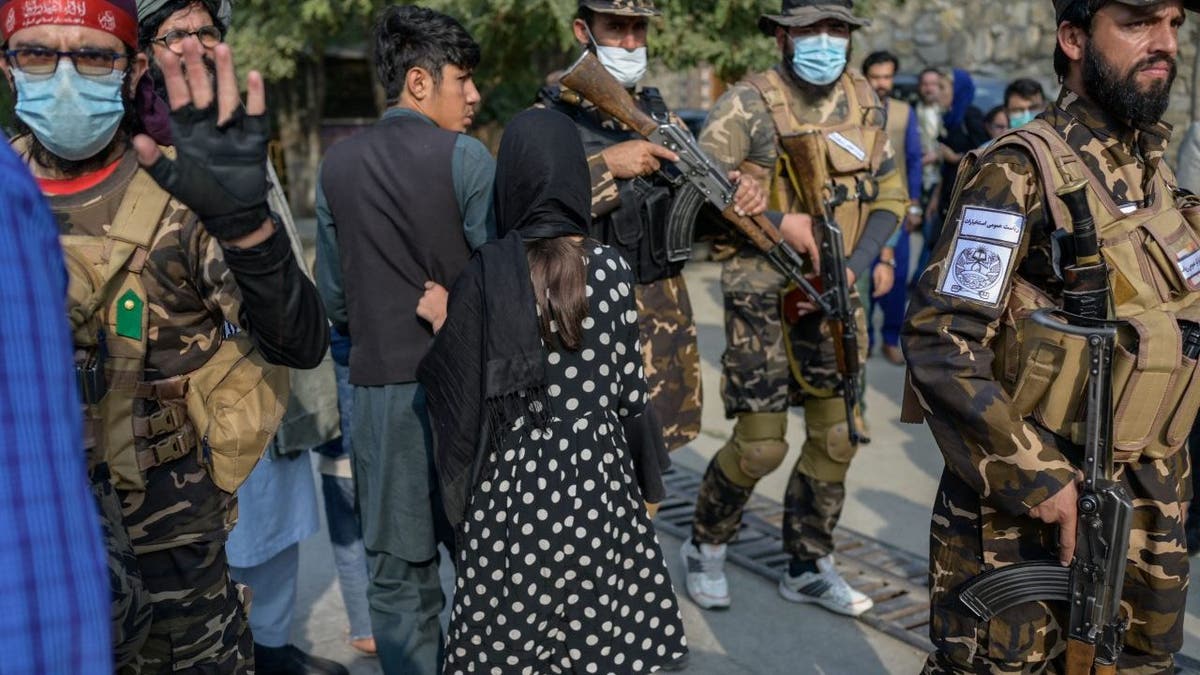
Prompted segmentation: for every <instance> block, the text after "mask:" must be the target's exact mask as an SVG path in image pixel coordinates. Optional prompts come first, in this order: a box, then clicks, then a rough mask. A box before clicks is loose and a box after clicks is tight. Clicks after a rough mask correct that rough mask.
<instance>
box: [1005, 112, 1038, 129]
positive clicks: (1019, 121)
mask: <svg viewBox="0 0 1200 675" xmlns="http://www.w3.org/2000/svg"><path fill="white" fill-rule="evenodd" d="M1037 116H1038V114H1037V112H1036V111H1033V110H1026V111H1025V112H1021V113H1017V114H1016V115H1010V116H1009V118H1008V128H1009V129H1020V128H1021V127H1023V126H1025V125H1026V124H1029V123H1030V122H1032V121H1033V120H1034V119H1036V118H1037Z"/></svg>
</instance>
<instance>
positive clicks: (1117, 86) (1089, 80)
mask: <svg viewBox="0 0 1200 675" xmlns="http://www.w3.org/2000/svg"><path fill="white" fill-rule="evenodd" d="M1093 44H1094V43H1093V42H1092V41H1091V40H1088V43H1087V46H1086V47H1084V50H1083V87H1084V90H1085V93H1086V94H1087V95H1088V98H1090V99H1092V102H1093V103H1095V104H1096V105H1098V106H1100V108H1102V109H1103V110H1104V111H1105V112H1107V113H1108V114H1109V115H1112V116H1113V117H1115V118H1117V119H1119V120H1124V121H1126V122H1128V123H1129V124H1130V125H1132V126H1133V127H1134V128H1142V127H1147V126H1152V125H1155V124H1158V123H1159V122H1160V121H1162V118H1163V115H1165V114H1166V112H1167V107H1168V106H1169V105H1170V103H1171V85H1173V84H1174V83H1175V75H1176V74H1177V73H1176V64H1175V60H1174V59H1170V58H1168V57H1166V56H1152V57H1150V58H1148V59H1146V60H1144V61H1139V62H1138V63H1137V64H1135V65H1134V67H1133V68H1132V69H1131V70H1130V71H1129V74H1127V75H1125V76H1124V77H1122V76H1121V75H1120V73H1118V72H1117V70H1116V68H1115V67H1114V66H1113V65H1112V64H1111V63H1109V62H1108V61H1107V60H1105V58H1104V55H1103V54H1101V53H1100V52H1099V51H1097V50H1096V49H1095V47H1094V46H1093ZM1161 62H1165V63H1169V64H1170V66H1171V73H1170V75H1169V76H1167V79H1166V81H1165V82H1161V83H1159V84H1156V85H1153V86H1152V87H1151V88H1150V90H1149V91H1141V90H1139V89H1138V84H1137V75H1138V73H1139V72H1141V70H1142V69H1143V68H1145V67H1146V66H1149V65H1151V64H1154V63H1161Z"/></svg>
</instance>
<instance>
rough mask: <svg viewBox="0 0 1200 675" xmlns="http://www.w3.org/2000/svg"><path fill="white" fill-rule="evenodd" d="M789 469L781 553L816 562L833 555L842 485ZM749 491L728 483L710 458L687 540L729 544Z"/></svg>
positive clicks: (735, 533)
mask: <svg viewBox="0 0 1200 675" xmlns="http://www.w3.org/2000/svg"><path fill="white" fill-rule="evenodd" d="M799 465H800V462H799V460H797V462H796V467H795V468H793V469H792V475H791V478H789V479H788V486H787V492H786V493H785V494H784V498H783V506H784V513H783V550H784V551H786V552H788V553H790V554H791V555H792V556H793V557H795V558H799V559H801V560H816V559H817V558H820V557H823V556H826V555H829V554H830V553H833V528H834V527H836V526H837V523H838V519H840V518H841V516H842V507H843V506H844V505H845V503H846V484H845V483H841V482H833V481H823V480H818V479H816V478H813V477H812V476H807V475H805V474H803V473H801V472H800V471H799V468H800V466H799ZM752 492H754V488H753V487H743V486H741V485H738V484H736V483H734V482H733V481H731V480H730V479H729V477H728V476H726V475H725V472H724V471H722V469H721V466H720V465H719V464H718V463H717V461H716V460H715V459H714V460H713V461H712V462H710V463H709V465H708V469H707V470H706V471H705V472H704V479H703V481H702V482H701V484H700V494H699V496H698V497H697V499H696V514H695V517H694V519H693V520H692V540H693V541H695V542H696V543H700V544H725V543H728V542H730V541H733V538H734V537H735V536H736V535H737V531H738V528H739V527H740V526H741V524H742V511H743V509H745V507H746V502H747V501H748V500H749V499H750V494H751V493H752Z"/></svg>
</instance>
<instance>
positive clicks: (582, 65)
mask: <svg viewBox="0 0 1200 675" xmlns="http://www.w3.org/2000/svg"><path fill="white" fill-rule="evenodd" d="M559 81H560V82H561V83H562V86H564V87H566V88H567V89H570V90H571V91H574V92H575V93H577V94H579V95H580V96H582V97H584V98H585V99H587V100H589V101H591V102H592V103H593V104H595V106H596V107H597V108H599V109H601V110H603V111H604V112H606V113H608V114H609V115H611V116H612V117H615V118H616V119H619V120H621V121H622V122H624V123H625V125H626V126H628V127H629V128H630V129H633V130H634V131H636V132H638V133H639V134H641V135H642V136H649V135H650V134H652V133H654V130H655V129H657V128H658V122H655V121H654V118H652V117H650V116H649V115H647V114H646V113H644V112H642V111H641V109H640V108H638V107H637V105H636V104H635V103H634V102H633V97H632V96H630V95H629V92H627V91H625V89H624V88H623V87H622V86H621V84H620V83H619V82H617V81H616V80H615V79H614V78H613V76H612V75H610V74H609V72H608V71H607V70H605V69H604V66H603V65H602V64H601V63H600V61H599V59H597V58H596V56H595V55H594V54H592V53H591V52H584V53H583V56H581V57H579V60H578V61H576V62H575V64H574V65H572V66H571V67H570V68H568V69H567V72H566V73H564V74H563V76H562V79H561V80H559Z"/></svg>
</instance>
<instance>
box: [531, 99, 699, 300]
mask: <svg viewBox="0 0 1200 675" xmlns="http://www.w3.org/2000/svg"><path fill="white" fill-rule="evenodd" d="M539 98H540V99H541V100H542V101H543V102H544V103H545V104H546V105H548V106H550V107H551V108H553V109H554V110H557V111H558V112H561V113H563V114H565V115H567V116H568V117H570V118H571V119H572V120H574V121H575V126H576V127H577V128H578V129H579V136H580V138H581V139H582V140H583V148H584V151H585V152H586V153H587V156H588V157H591V156H593V155H595V154H597V153H599V152H601V151H602V150H604V149H606V148H609V147H612V146H614V145H616V144H618V143H624V142H625V141H632V140H641V138H642V137H641V136H640V135H638V133H637V132H635V131H633V130H631V129H628V128H626V127H625V126H624V125H621V126H620V127H619V128H611V129H610V128H605V126H604V124H603V121H604V119H605V118H604V117H603V113H601V112H600V111H599V110H598V109H595V108H591V109H585V108H583V107H582V106H581V105H580V100H579V97H578V95H577V94H575V93H574V92H571V91H563V90H562V89H560V88H559V87H546V88H544V89H543V90H542V92H541V93H540V94H539ZM636 101H637V103H638V107H639V108H641V109H642V111H643V112H645V113H646V114H648V115H650V116H651V117H653V118H654V119H655V120H656V121H658V122H659V123H666V122H668V121H669V119H670V111H669V110H668V109H667V105H666V103H665V102H664V101H663V98H662V96H661V95H660V94H659V92H658V89H655V88H653V87H646V88H644V89H642V90H641V91H639V92H638V95H637V97H636ZM616 183H617V190H618V193H619V194H620V197H621V205H620V206H619V207H618V208H616V209H615V210H613V211H612V212H611V213H608V214H605V215H603V216H601V217H599V218H593V219H592V226H591V230H590V232H589V234H590V235H591V237H592V238H593V239H595V240H597V241H599V242H601V243H603V244H606V245H608V246H612V247H614V248H616V249H617V250H618V251H620V253H621V257H623V258H625V260H626V262H628V263H629V264H630V265H631V266H632V267H633V272H634V275H635V276H636V277H637V281H638V283H639V284H648V283H651V282H654V281H659V280H660V279H666V278H669V277H673V276H677V275H678V274H679V273H680V272H681V271H682V270H683V263H672V262H669V261H668V260H667V223H668V221H669V218H670V215H671V209H672V207H673V206H674V197H675V190H674V188H673V186H672V184H671V182H670V180H668V179H667V178H666V177H665V176H664V175H663V173H662V172H661V171H660V172H656V173H655V174H654V175H652V176H639V177H637V178H633V179H628V180H626V179H617V181H616Z"/></svg>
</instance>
